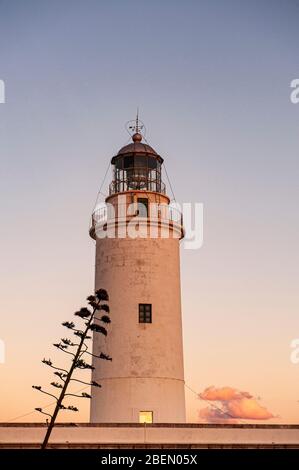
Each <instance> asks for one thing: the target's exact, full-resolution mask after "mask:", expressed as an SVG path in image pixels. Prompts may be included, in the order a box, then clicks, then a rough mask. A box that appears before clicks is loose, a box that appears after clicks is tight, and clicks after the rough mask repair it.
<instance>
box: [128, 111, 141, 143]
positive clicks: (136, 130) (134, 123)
mask: <svg viewBox="0 0 299 470" xmlns="http://www.w3.org/2000/svg"><path fill="white" fill-rule="evenodd" d="M126 130H127V132H128V134H130V136H133V135H134V134H140V135H142V137H144V138H145V134H146V128H145V125H144V123H143V122H142V121H141V120H140V119H139V110H138V108H137V114H136V119H133V120H131V121H128V122H127V123H126Z"/></svg>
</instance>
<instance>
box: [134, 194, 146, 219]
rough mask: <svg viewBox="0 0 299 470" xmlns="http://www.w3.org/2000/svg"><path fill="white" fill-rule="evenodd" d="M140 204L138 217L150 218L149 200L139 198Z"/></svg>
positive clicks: (138, 202)
mask: <svg viewBox="0 0 299 470" xmlns="http://www.w3.org/2000/svg"><path fill="white" fill-rule="evenodd" d="M137 204H138V215H139V216H140V217H147V216H148V199H147V198H145V197H139V198H138V199H137Z"/></svg>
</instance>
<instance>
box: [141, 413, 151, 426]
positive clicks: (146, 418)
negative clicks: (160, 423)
mask: <svg viewBox="0 0 299 470" xmlns="http://www.w3.org/2000/svg"><path fill="white" fill-rule="evenodd" d="M152 422H153V412H152V411H139V423H149V424H150V423H152Z"/></svg>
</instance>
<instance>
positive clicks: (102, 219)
mask: <svg viewBox="0 0 299 470" xmlns="http://www.w3.org/2000/svg"><path fill="white" fill-rule="evenodd" d="M132 218H138V219H140V220H141V219H143V220H144V219H147V220H149V221H150V222H153V223H154V222H162V223H175V224H177V225H180V226H183V214H182V213H181V211H180V210H178V209H177V207H173V206H170V205H168V204H155V203H152V204H149V206H148V207H147V206H145V205H143V204H142V203H132V204H130V205H128V204H123V203H121V204H118V205H117V206H114V205H112V204H106V203H101V205H99V206H98V207H97V208H96V209H95V211H94V212H93V214H92V228H95V227H96V226H99V225H104V224H105V223H108V222H111V223H113V222H116V221H124V220H130V219H132Z"/></svg>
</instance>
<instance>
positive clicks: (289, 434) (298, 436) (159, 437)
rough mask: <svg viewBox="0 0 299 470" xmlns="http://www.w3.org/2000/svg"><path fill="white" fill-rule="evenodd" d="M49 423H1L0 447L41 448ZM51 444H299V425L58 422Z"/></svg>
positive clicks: (236, 445) (80, 445)
mask: <svg viewBox="0 0 299 470" xmlns="http://www.w3.org/2000/svg"><path fill="white" fill-rule="evenodd" d="M45 431H46V425H43V424H34V423H28V424H25V423H20V424H12V423H1V424H0V448H38V447H39V445H40V443H41V442H42V439H43V437H44V435H45ZM50 447H52V448H82V449H83V448H90V449H91V448H102V449H113V448H156V449H158V448H165V449H170V448H215V447H216V448H238V447H242V448H259V447H262V448H275V447H277V448H299V425H246V424H241V425H227V424H224V425H212V424H151V425H146V426H145V425H141V424H132V423H130V424H83V423H78V424H58V425H57V426H56V427H55V428H54V430H53V434H52V436H51V439H50Z"/></svg>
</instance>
